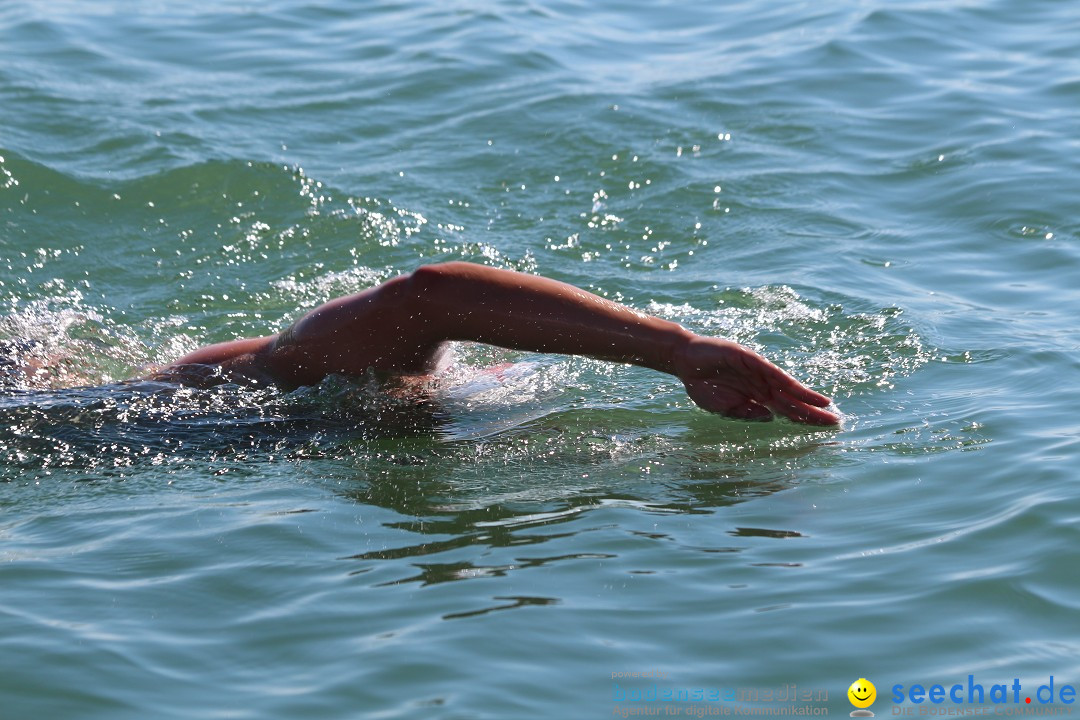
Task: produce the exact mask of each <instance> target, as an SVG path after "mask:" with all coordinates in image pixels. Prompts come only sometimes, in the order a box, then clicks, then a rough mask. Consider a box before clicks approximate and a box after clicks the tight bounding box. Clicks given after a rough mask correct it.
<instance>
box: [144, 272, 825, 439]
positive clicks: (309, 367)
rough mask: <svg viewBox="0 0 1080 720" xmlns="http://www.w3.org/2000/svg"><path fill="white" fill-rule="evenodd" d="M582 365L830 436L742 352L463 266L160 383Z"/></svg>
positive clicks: (805, 399) (298, 381) (329, 311)
mask: <svg viewBox="0 0 1080 720" xmlns="http://www.w3.org/2000/svg"><path fill="white" fill-rule="evenodd" d="M454 340H467V341H473V342H480V343H487V344H489V345H497V346H499V347H504V348H510V349H513V350H526V351H531V352H543V353H560V354H565V355H585V356H588V357H593V358H598V359H600V360H609V361H612V362H623V363H632V364H634V365H640V366H642V367H647V368H651V369H653V370H657V371H660V372H664V373H668V374H669V375H674V376H675V377H677V378H679V379H680V380H681V381H682V382H683V385H684V386H685V387H686V392H687V394H688V395H689V396H690V398H691V399H693V401H694V402H695V403H697V404H698V405H699V406H701V407H702V408H704V409H705V410H709V411H711V412H715V413H719V414H721V415H726V416H728V417H734V418H742V419H747V420H767V419H770V418H772V417H773V416H774V415H779V416H783V417H786V418H790V419H791V420H794V421H796V422H801V423H809V424H813V425H835V424H837V423H838V422H839V417H838V416H837V415H836V414H835V413H834V412H831V411H830V410H827V409H825V408H827V407H828V406H829V405H830V402H831V401H830V400H829V398H828V397H826V396H824V395H822V394H821V393H818V392H815V391H813V390H811V389H809V388H807V387H805V386H803V385H802V384H801V383H800V382H799V381H798V380H796V379H795V378H793V377H791V376H790V375H788V374H787V373H786V372H784V371H783V370H781V369H780V368H778V367H776V366H775V365H773V364H772V363H770V362H769V361H768V360H766V359H765V358H763V357H761V356H760V355H758V354H757V353H755V352H753V351H752V350H750V349H748V348H745V347H743V346H742V345H739V344H738V343H734V342H731V341H728V340H722V339H719V338H711V337H703V336H701V335H696V334H694V333H692V332H690V331H689V330H687V329H685V328H683V327H682V326H681V325H678V324H677V323H673V322H668V321H666V320H661V319H659V318H656V317H651V316H649V315H645V314H643V313H640V312H637V311H636V310H632V309H630V308H627V307H625V306H623V305H619V304H618V303H614V302H611V301H609V300H605V299H604V298H601V297H598V296H596V295H593V294H592V293H589V292H586V291H584V290H581V289H580V288H576V287H574V286H573V285H568V284H566V283H562V282H558V281H555V280H551V279H548V278H544V277H537V276H535V275H525V274H522V273H516V272H511V271H508V270H499V269H496V268H490V267H486V266H483V265H474V264H471V263H465V262H448V263H443V264H440V265H426V266H423V267H420V268H418V269H417V270H415V271H413V272H412V273H409V274H407V275H401V276H399V277H396V278H394V279H393V280H390V281H388V282H385V283H383V284H382V285H379V286H378V287H374V288H371V289H369V290H365V291H363V292H360V293H357V294H355V295H349V296H347V297H342V298H337V299H335V300H331V301H330V302H328V303H326V304H324V305H320V306H319V307H317V308H315V309H314V310H312V311H311V312H309V313H308V314H306V315H304V316H303V317H302V318H300V320H298V321H297V322H296V323H295V324H293V325H292V326H291V327H290V328H288V329H287V330H285V331H283V332H280V333H278V334H276V335H269V336H267V337H260V338H250V339H245V340H234V341H232V342H225V343H219V344H217V345H210V346H208V347H204V348H201V349H199V350H196V351H195V352H193V353H191V354H189V355H186V356H185V357H182V358H180V359H179V360H177V361H176V362H175V363H173V364H172V365H169V366H168V367H166V368H163V369H162V370H161V371H160V372H159V374H158V375H159V376H162V377H168V378H172V379H175V380H177V381H178V382H192V383H198V382H199V379H198V378H199V377H200V376H205V373H199V372H193V371H195V370H196V369H197V368H199V367H202V368H204V369H205V368H206V367H207V366H209V367H219V368H221V370H222V372H223V373H224V374H225V375H227V376H231V377H240V378H249V379H255V380H259V381H263V382H273V383H275V384H277V385H280V386H282V387H287V388H291V387H298V386H301V385H312V384H315V383H318V382H319V381H320V380H322V379H323V378H324V377H326V376H327V375H330V374H334V373H338V374H342V375H362V374H364V373H365V372H366V371H368V370H369V369H371V370H375V371H377V372H382V373H387V374H393V375H404V376H417V375H426V374H430V373H432V372H433V371H434V369H435V366H436V364H437V362H438V359H439V357H440V355H441V353H442V351H443V349H444V347H445V345H446V343H447V342H450V341H454Z"/></svg>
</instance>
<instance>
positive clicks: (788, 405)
mask: <svg viewBox="0 0 1080 720" xmlns="http://www.w3.org/2000/svg"><path fill="white" fill-rule="evenodd" d="M673 364H674V369H675V375H676V376H677V377H678V378H679V379H680V380H682V382H683V385H685V386H686V393H687V394H688V395H689V396H690V399H692V400H693V401H694V402H695V403H697V404H698V405H699V406H700V407H702V408H704V409H705V410H708V411H710V412H714V413H719V414H721V415H726V416H727V417H732V418H740V419H742V420H771V419H772V417H773V415H774V414H776V415H782V416H783V417H786V418H789V419H791V420H794V421H795V422H801V423H807V424H810V425H836V424H838V423H839V422H840V417H839V416H838V415H837V414H836V413H833V412H830V411H829V410H825V409H824V408H826V407H828V406H829V405H830V403H831V400H830V399H829V398H827V397H826V396H824V395H822V394H821V393H818V392H814V391H813V390H811V389H810V388H808V387H805V386H804V385H803V384H802V383H800V382H799V381H798V380H796V379H795V378H793V377H791V376H790V375H788V374H787V373H786V372H784V371H783V370H781V369H780V368H778V367H776V366H775V365H773V364H772V363H771V362H769V361H768V360H766V359H765V358H763V357H761V356H760V355H758V354H757V353H756V352H754V351H753V350H750V349H749V348H745V347H743V346H742V345H739V344H738V343H734V342H730V341H728V340H720V339H718V338H709V337H702V336H700V335H692V336H690V337H688V338H686V340H685V341H683V342H682V343H680V344H679V346H678V347H677V348H676V350H675V356H674V358H673Z"/></svg>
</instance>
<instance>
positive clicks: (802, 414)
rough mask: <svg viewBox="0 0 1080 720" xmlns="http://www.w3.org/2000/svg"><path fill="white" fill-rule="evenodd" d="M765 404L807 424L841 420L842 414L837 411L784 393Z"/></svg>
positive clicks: (773, 410)
mask: <svg viewBox="0 0 1080 720" xmlns="http://www.w3.org/2000/svg"><path fill="white" fill-rule="evenodd" d="M763 404H764V405H765V407H767V408H769V410H771V411H772V412H774V413H776V414H777V415H782V416H783V417H786V418H787V419H788V420H794V421H795V422H800V423H806V424H807V425H836V424H838V423H839V422H840V416H839V415H837V414H836V413H834V412H832V411H830V410H826V409H824V408H822V407H818V406H817V405H813V404H810V403H806V402H803V401H801V400H799V399H797V398H795V397H794V396H792V395H788V394H784V393H776V394H774V395H773V397H772V398H771V399H769V400H767V401H765V402H764V403H763ZM826 404H828V403H826Z"/></svg>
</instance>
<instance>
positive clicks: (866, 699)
mask: <svg viewBox="0 0 1080 720" xmlns="http://www.w3.org/2000/svg"><path fill="white" fill-rule="evenodd" d="M847 696H848V700H850V701H851V704H852V705H854V706H855V707H857V708H868V707H870V706H871V705H873V704H874V700H876V699H877V688H875V687H874V683H872V682H870V681H869V680H867V679H866V678H859V679H858V680H856V681H855V682H853V683H851V687H849V688H848V689H847Z"/></svg>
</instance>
